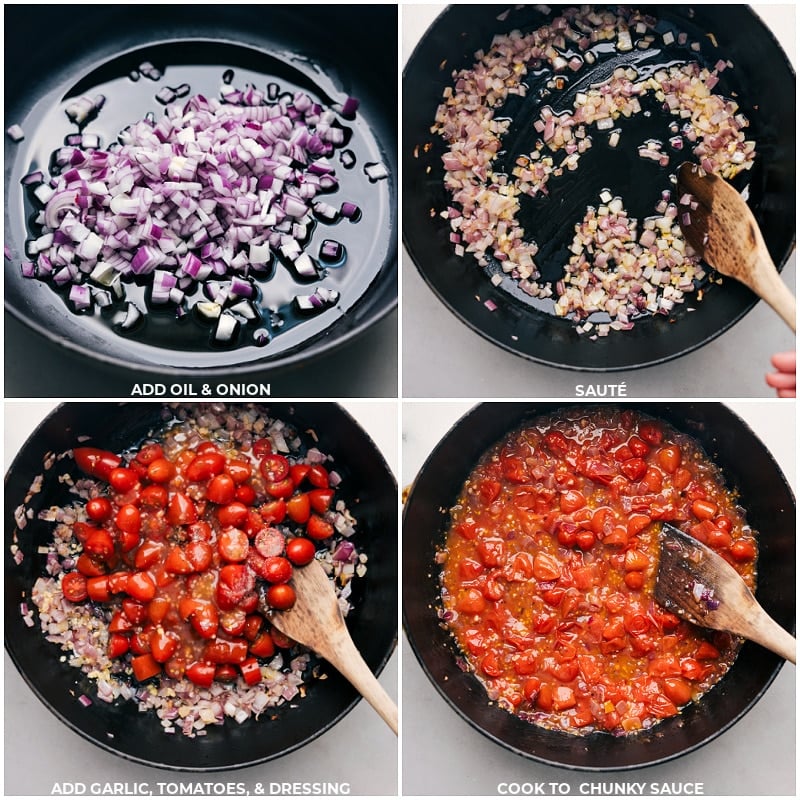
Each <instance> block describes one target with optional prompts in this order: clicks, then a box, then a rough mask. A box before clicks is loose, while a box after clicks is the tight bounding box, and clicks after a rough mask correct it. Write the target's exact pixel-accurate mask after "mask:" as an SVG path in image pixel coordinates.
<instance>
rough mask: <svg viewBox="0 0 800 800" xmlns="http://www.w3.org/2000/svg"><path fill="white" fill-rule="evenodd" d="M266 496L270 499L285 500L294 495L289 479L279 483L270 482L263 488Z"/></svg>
mask: <svg viewBox="0 0 800 800" xmlns="http://www.w3.org/2000/svg"><path fill="white" fill-rule="evenodd" d="M264 488H265V489H266V490H267V494H268V495H270V496H271V497H277V498H280V499H282V500H286V499H287V498H288V497H291V496H292V495H293V494H294V484H293V483H292V479H291V478H284V479H283V480H280V481H272V482H270V483H268V484H267V485H266V486H265V487H264Z"/></svg>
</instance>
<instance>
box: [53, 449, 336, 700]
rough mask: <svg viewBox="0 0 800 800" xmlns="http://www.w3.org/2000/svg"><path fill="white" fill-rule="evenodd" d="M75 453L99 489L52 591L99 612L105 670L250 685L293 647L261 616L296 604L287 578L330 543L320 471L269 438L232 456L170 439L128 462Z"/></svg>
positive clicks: (327, 490) (330, 498)
mask: <svg viewBox="0 0 800 800" xmlns="http://www.w3.org/2000/svg"><path fill="white" fill-rule="evenodd" d="M184 438H185V437H184ZM73 455H74V458H75V462H76V464H77V466H78V467H79V469H80V470H81V471H82V472H84V473H85V474H87V475H89V476H91V477H93V478H96V479H98V481H99V482H100V483H98V484H97V485H96V488H95V490H94V491H93V492H92V494H93V496H92V497H91V499H89V500H88V502H87V504H86V509H85V512H86V519H85V520H81V521H78V522H76V523H75V524H74V526H73V535H74V537H75V538H76V539H77V541H78V542H79V543H80V548H79V555H78V557H77V559H76V564H75V569H74V570H73V571H71V572H68V573H66V574H64V575H63V577H62V581H61V588H62V591H63V593H64V597H65V598H66V599H67V600H69V601H70V602H73V603H83V602H89V601H90V602H93V603H95V604H96V605H98V606H101V607H103V608H104V610H105V611H106V613H107V615H108V617H109V624H108V643H107V655H108V656H109V658H111V659H119V660H122V661H123V662H124V663H125V664H127V665H129V667H130V669H131V671H132V673H133V676H134V677H135V678H136V680H138V681H146V680H149V679H150V678H154V677H156V676H159V675H161V674H162V673H163V674H166V675H168V676H169V677H171V678H174V679H180V678H184V677H186V678H188V679H189V680H191V681H192V682H193V683H195V684H196V685H198V686H210V685H211V683H212V682H213V681H214V680H222V681H234V680H237V679H238V678H240V677H241V678H242V679H244V681H245V683H247V684H249V685H254V684H257V683H259V682H260V681H261V680H262V671H261V668H262V663H263V661H262V660H263V659H269V658H270V657H272V656H273V655H274V654H275V649H276V646H277V647H288V646H289V645H290V644H291V642H289V640H287V639H286V638H285V637H283V636H282V635H281V634H280V633H279V632H278V631H276V630H274V629H272V628H271V626H270V624H269V621H268V617H267V616H266V615H267V614H268V611H269V609H270V608H276V609H286V608H290V607H291V606H292V605H293V604H294V600H295V595H294V590H293V588H292V586H291V584H290V579H291V577H292V571H293V569H294V567H295V566H302V565H304V564H307V563H308V562H309V561H311V560H312V559H313V558H314V557H315V554H316V547H317V543H319V542H321V541H323V540H327V539H330V538H331V537H332V536H333V535H334V532H335V530H334V524H333V520H334V516H333V510H332V504H333V503H334V496H335V490H334V488H333V487H332V486H331V482H330V476H329V474H328V471H327V470H326V468H325V467H324V466H323V465H322V464H320V463H308V462H305V461H304V460H303V459H301V458H299V457H298V456H290V457H289V458H287V457H286V456H284V455H282V454H280V453H275V452H273V448H272V445H271V442H270V440H269V439H259V440H257V441H255V442H254V443H253V445H252V448H248V451H247V452H240V451H237V450H235V449H233V448H232V447H231V446H230V444H223V443H222V442H219V441H216V442H215V441H204V442H200V443H197V442H195V443H194V444H193V446H192V447H188V446H185V445H183V444H182V443H181V437H180V436H175V435H173V434H172V433H167V434H166V435H165V437H164V438H163V440H162V441H161V442H150V443H147V444H145V445H143V446H142V447H141V448H139V449H138V450H137V451H135V452H132V453H129V454H126V456H125V457H124V458H123V457H120V456H118V455H116V454H114V453H111V452H108V451H105V450H99V449H96V448H92V447H78V448H75V449H74V451H73Z"/></svg>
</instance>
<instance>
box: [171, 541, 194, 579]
mask: <svg viewBox="0 0 800 800" xmlns="http://www.w3.org/2000/svg"><path fill="white" fill-rule="evenodd" d="M164 569H165V570H166V571H167V572H169V573H171V574H172V575H188V574H189V573H190V572H194V565H193V564H192V562H191V561H190V560H189V558H188V557H187V555H186V553H185V551H184V549H183V548H182V547H181V546H180V545H176V546H175V547H173V548H172V549H170V551H169V553H168V554H167V560H166V561H165V562H164Z"/></svg>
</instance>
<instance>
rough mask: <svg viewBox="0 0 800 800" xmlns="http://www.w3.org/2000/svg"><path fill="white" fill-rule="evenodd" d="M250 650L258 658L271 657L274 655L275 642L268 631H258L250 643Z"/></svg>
mask: <svg viewBox="0 0 800 800" xmlns="http://www.w3.org/2000/svg"><path fill="white" fill-rule="evenodd" d="M250 652H251V653H252V654H253V655H254V656H257V657H258V658H271V657H272V656H274V655H275V642H274V641H273V639H272V636H271V635H270V634H269V632H268V631H264V632H262V633H260V634H259V635H258V636H257V637H256V639H255V640H254V641H253V643H252V644H251V645H250Z"/></svg>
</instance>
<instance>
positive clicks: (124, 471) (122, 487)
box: [108, 467, 139, 494]
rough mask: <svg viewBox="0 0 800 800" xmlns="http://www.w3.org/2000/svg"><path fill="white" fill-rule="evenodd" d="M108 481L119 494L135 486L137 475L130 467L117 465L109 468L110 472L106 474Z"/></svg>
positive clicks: (137, 480) (137, 481)
mask: <svg viewBox="0 0 800 800" xmlns="http://www.w3.org/2000/svg"><path fill="white" fill-rule="evenodd" d="M108 482H109V483H110V484H111V485H112V486H113V487H114V489H115V490H116V491H118V492H119V493H120V494H125V493H126V492H129V491H130V490H131V489H134V488H135V487H136V484H137V483H139V477H138V476H137V475H136V473H135V472H134V471H133V470H132V469H128V468H127V467H117V468H116V469H113V470H111V474H110V475H109V476H108Z"/></svg>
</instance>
